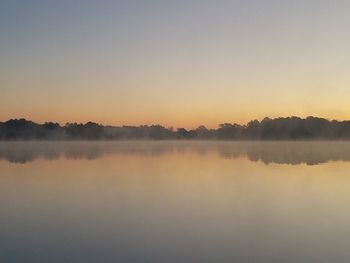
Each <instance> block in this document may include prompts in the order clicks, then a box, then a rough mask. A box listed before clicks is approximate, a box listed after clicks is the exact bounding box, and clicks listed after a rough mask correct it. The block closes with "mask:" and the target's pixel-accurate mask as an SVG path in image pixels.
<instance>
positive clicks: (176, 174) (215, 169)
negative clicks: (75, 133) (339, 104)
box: [0, 142, 350, 263]
mask: <svg viewBox="0 0 350 263" xmlns="http://www.w3.org/2000/svg"><path fill="white" fill-rule="evenodd" d="M349 161H350V143H344V142H322V143H320V142H294V143H293V142H290V143H288V142H287V143H286V142H283V143H281V142H279V143H278V142H266V143H259V142H233V143H231V142H113V143H109V142H91V143H82V142H71V143H47V142H45V143H39V142H33V143H20V142H17V143H4V142H2V143H0V211H1V214H0V262H132V263H134V262H136V263H137V262H162V263H163V262H164V263H165V262H269V263H274V262H278V263H280V262H298V263H300V262H302V263H303V262H307V263H308V262H317V263H322V262H327V263H329V262H332V263H334V262H350V249H349V243H350V211H349V208H350V162H349Z"/></svg>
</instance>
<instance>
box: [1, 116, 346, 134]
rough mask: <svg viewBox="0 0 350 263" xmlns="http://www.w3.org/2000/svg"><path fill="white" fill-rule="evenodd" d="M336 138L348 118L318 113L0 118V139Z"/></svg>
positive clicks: (344, 130)
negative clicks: (171, 119) (182, 120)
mask: <svg viewBox="0 0 350 263" xmlns="http://www.w3.org/2000/svg"><path fill="white" fill-rule="evenodd" d="M123 139H125V140H127V139H129V140H130V139H152V140H176V139H198V140H200V139H203V140H313V139H324V140H327V139H329V140H336V139H350V121H336V120H327V119H324V118H318V117H312V116H311V117H307V118H299V117H286V118H274V119H271V118H265V119H263V120H262V121H258V120H253V121H250V122H248V123H247V124H246V125H241V124H237V123H223V124H220V125H219V127H218V128H217V129H208V128H206V127H205V126H199V127H198V128H196V129H189V130H188V129H185V128H178V129H176V130H175V129H173V128H166V127H163V126H161V125H141V126H119V127H115V126H103V125H100V124H97V123H94V122H87V123H85V124H82V123H67V124H65V125H63V126H61V125H60V124H58V123H55V122H46V123H44V124H38V123H35V122H32V121H29V120H26V119H11V120H8V121H6V122H0V140H123Z"/></svg>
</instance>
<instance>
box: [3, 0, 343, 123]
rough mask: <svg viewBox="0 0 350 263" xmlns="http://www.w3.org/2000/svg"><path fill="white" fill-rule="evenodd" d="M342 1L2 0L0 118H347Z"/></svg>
mask: <svg viewBox="0 0 350 263" xmlns="http://www.w3.org/2000/svg"><path fill="white" fill-rule="evenodd" d="M349 13H350V1H345V0H344V1H336V0H333V1H331V0H329V1H323V0H317V1H316V0H315V1H308V0H303V1H296V0H284V1H282V0H275V1H274V0H265V1H263V0H255V1H250V0H241V1H233V0H232V1H223V0H215V1H214V0H201V1H199V0H198V1H197V0H184V1H182V0H176V1H174V0H172V1H166V0H158V1H152V0H140V1H133V0H125V1H117V0H114V1H112V0H110V1H103V0H98V1H97V0H95V1H91V0H90V1H89V0H76V1H72V0H59V1H58V0H55V1H53V0H51V1H50V0H45V1H44V0H43V1H39V0H23V1H17V0H8V1H1V3H0V120H7V119H9V118H14V117H17V118H18V117H25V118H28V119H32V120H34V121H38V122H43V121H47V120H52V121H58V122H61V123H65V122H68V121H69V122H71V121H78V122H85V121H88V120H93V121H96V122H99V123H104V124H150V123H159V124H162V125H166V126H170V125H171V126H175V127H179V126H185V127H190V128H192V127H196V126H198V125H200V124H204V125H206V126H209V127H216V126H217V124H219V123H222V122H239V123H245V122H246V121H248V120H250V119H255V118H258V119H261V118H263V117H265V116H270V117H277V116H290V115H298V116H307V115H317V116H322V117H326V118H331V119H333V118H335V119H350V106H349V102H350V74H349V72H350V52H349V44H350V16H349Z"/></svg>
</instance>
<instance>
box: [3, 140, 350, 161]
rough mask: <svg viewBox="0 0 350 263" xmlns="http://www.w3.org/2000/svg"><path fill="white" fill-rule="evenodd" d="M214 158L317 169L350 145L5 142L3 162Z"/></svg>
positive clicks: (345, 157) (343, 156) (342, 157)
mask: <svg viewBox="0 0 350 263" xmlns="http://www.w3.org/2000/svg"><path fill="white" fill-rule="evenodd" d="M183 154H188V155H190V156H194V157H195V156H197V157H201V156H206V155H209V156H211V155H213V156H215V157H216V158H217V156H219V157H220V158H224V159H238V158H244V159H248V160H249V161H254V162H258V161H259V162H263V163H265V164H270V163H278V164H301V163H305V164H307V165H317V164H321V163H326V162H330V161H350V143H348V142H226V141H225V142H201V141H199V142H175V141H165V142H161V141H156V142H154V141H153V142H152V141H138V142H137V141H120V142H2V143H0V160H7V161H9V162H11V163H19V164H21V163H27V162H31V161H34V160H36V159H45V160H57V159H68V160H69V159H73V160H76V159H86V160H97V159H101V158H104V157H108V158H117V157H118V156H139V157H143V158H158V157H160V156H178V155H180V156H181V155H183Z"/></svg>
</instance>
